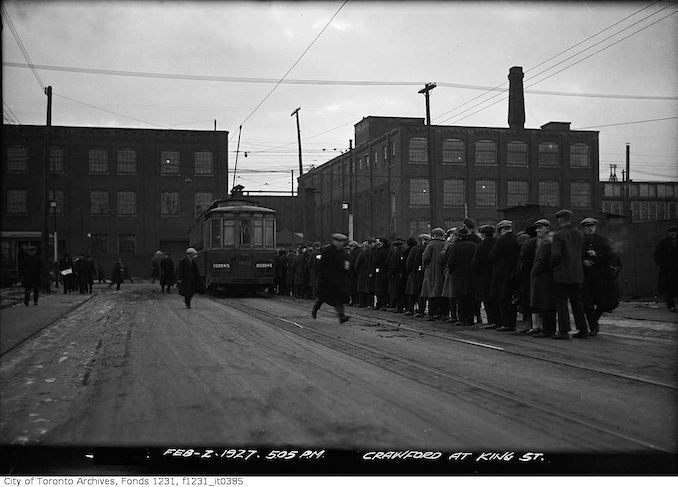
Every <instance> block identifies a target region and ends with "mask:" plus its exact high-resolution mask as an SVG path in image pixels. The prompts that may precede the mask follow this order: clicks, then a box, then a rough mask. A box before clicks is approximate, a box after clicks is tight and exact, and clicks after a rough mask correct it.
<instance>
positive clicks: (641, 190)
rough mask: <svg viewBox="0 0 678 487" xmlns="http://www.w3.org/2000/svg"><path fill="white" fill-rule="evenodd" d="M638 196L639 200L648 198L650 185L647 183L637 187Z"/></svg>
mask: <svg viewBox="0 0 678 487" xmlns="http://www.w3.org/2000/svg"><path fill="white" fill-rule="evenodd" d="M638 196H640V197H641V198H649V197H650V185H649V184H647V183H641V184H639V185H638Z"/></svg>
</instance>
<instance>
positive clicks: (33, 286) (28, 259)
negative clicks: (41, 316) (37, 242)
mask: <svg viewBox="0 0 678 487" xmlns="http://www.w3.org/2000/svg"><path fill="white" fill-rule="evenodd" d="M44 272H45V266H44V264H43V263H42V260H41V259H40V256H39V255H38V249H37V248H36V247H34V246H32V245H31V246H29V247H28V248H27V249H26V255H24V257H23V258H22V260H21V266H20V268H19V275H20V277H21V285H22V286H23V288H24V304H25V305H26V306H28V302H29V301H30V297H31V292H32V293H33V304H34V305H37V304H38V298H39V294H40V290H39V288H40V285H41V283H42V277H43V273H44Z"/></svg>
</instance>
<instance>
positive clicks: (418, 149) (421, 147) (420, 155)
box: [409, 137, 428, 164]
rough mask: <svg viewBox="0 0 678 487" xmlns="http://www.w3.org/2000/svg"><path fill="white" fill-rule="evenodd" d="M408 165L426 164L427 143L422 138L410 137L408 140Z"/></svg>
mask: <svg viewBox="0 0 678 487" xmlns="http://www.w3.org/2000/svg"><path fill="white" fill-rule="evenodd" d="M409 162H410V164H421V163H425V162H428V142H427V140H426V138H424V137H412V138H411V139H410V157H409Z"/></svg>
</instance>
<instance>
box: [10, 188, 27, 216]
mask: <svg viewBox="0 0 678 487" xmlns="http://www.w3.org/2000/svg"><path fill="white" fill-rule="evenodd" d="M26 213H28V192H27V191H26V190H25V189H8V190H7V214H8V215H25V214H26Z"/></svg>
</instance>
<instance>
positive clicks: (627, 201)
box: [624, 143, 632, 216]
mask: <svg viewBox="0 0 678 487" xmlns="http://www.w3.org/2000/svg"><path fill="white" fill-rule="evenodd" d="M624 215H625V216H632V215H631V144H629V143H627V144H626V183H625V184H624Z"/></svg>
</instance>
